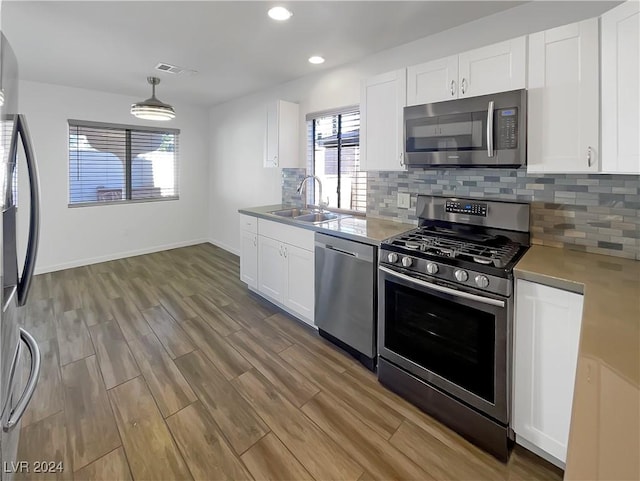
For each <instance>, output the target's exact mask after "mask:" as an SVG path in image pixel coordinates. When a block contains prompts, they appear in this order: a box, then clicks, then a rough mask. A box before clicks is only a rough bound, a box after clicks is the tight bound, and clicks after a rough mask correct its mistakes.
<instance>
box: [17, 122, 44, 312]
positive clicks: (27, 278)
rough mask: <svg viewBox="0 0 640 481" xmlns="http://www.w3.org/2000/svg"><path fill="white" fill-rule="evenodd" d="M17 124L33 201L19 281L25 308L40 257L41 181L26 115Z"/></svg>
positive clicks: (21, 304) (21, 298)
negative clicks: (25, 251) (38, 257)
mask: <svg viewBox="0 0 640 481" xmlns="http://www.w3.org/2000/svg"><path fill="white" fill-rule="evenodd" d="M16 122H17V124H18V133H19V135H20V138H21V139H22V145H23V147H24V153H25V159H26V162H27V173H28V174H29V186H30V201H31V202H30V204H31V206H30V208H31V210H30V213H29V238H28V242H27V253H26V255H25V259H24V268H23V269H22V277H21V278H20V280H19V281H18V305H19V306H24V305H25V304H26V302H27V297H28V296H29V290H30V289H31V281H32V280H33V271H34V269H35V266H36V257H37V256H38V242H39V240H40V181H39V177H38V165H37V164H36V158H35V155H34V152H33V144H32V143H31V135H29V128H28V126H27V119H26V117H25V116H24V115H18V117H17V120H16Z"/></svg>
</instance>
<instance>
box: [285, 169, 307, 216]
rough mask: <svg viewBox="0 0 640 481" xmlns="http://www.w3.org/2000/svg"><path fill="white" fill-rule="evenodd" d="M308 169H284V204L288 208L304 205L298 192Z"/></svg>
mask: <svg viewBox="0 0 640 481" xmlns="http://www.w3.org/2000/svg"><path fill="white" fill-rule="evenodd" d="M305 175H307V169H282V203H283V204H284V205H288V206H297V207H299V206H300V205H302V196H301V195H300V194H298V192H297V191H296V190H297V189H298V186H299V185H300V182H302V179H304V176H305Z"/></svg>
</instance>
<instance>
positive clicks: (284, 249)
mask: <svg viewBox="0 0 640 481" xmlns="http://www.w3.org/2000/svg"><path fill="white" fill-rule="evenodd" d="M282 251H283V252H284V254H283V255H284V257H285V259H286V258H287V247H286V246H285V247H283V249H282Z"/></svg>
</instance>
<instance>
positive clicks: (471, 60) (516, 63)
mask: <svg viewBox="0 0 640 481" xmlns="http://www.w3.org/2000/svg"><path fill="white" fill-rule="evenodd" d="M526 45H527V39H526V37H518V38H514V39H513V40H507V41H506V42H500V43H497V44H494V45H489V46H487V47H482V48H477V49H475V50H471V51H469V52H465V53H461V54H460V55H459V56H458V69H459V72H458V77H459V79H460V84H459V88H458V97H460V98H463V97H475V96H477V95H486V94H492V93H496V92H504V91H506V90H516V89H523V88H525V87H526V82H527V77H526V72H527V63H526V59H527V50H526Z"/></svg>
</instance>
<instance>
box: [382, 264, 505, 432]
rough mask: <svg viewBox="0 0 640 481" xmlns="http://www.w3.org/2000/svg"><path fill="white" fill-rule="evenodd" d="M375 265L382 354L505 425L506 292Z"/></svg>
mask: <svg viewBox="0 0 640 481" xmlns="http://www.w3.org/2000/svg"><path fill="white" fill-rule="evenodd" d="M414 275H415V274H414V273H412V275H411V276H408V275H405V274H403V273H401V272H397V271H394V270H391V269H389V268H387V267H383V266H380V267H379V276H378V282H379V292H378V294H379V303H378V309H379V311H378V320H379V323H378V343H379V346H378V347H379V354H380V356H381V357H383V358H385V359H386V360H388V361H390V362H393V363H394V364H396V365H397V366H399V367H401V368H403V369H405V370H406V371H409V372H410V373H412V374H413V375H415V376H416V377H418V378H420V379H422V380H424V381H426V382H428V383H430V384H431V385H433V386H435V387H437V388H438V389H439V390H441V391H443V392H445V393H447V394H449V395H451V396H453V397H455V398H457V399H459V400H460V401H462V402H464V403H466V404H467V405H469V406H472V407H474V408H476V409H478V410H480V411H482V412H484V413H486V414H487V415H489V416H490V417H492V418H494V419H495V420H497V421H499V422H501V423H503V424H505V425H506V424H508V421H509V412H508V406H509V403H508V400H509V389H510V382H509V377H510V376H509V373H510V369H509V367H508V362H509V359H510V346H511V343H510V342H509V336H510V330H511V327H510V325H509V319H510V311H511V309H512V307H511V303H510V301H509V299H506V298H499V297H498V296H492V297H489V296H487V295H484V294H483V295H478V294H472V293H470V292H463V291H459V290H456V289H454V288H452V287H447V286H446V285H441V284H434V283H432V282H430V281H429V280H428V279H427V278H426V277H425V278H416V277H414Z"/></svg>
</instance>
